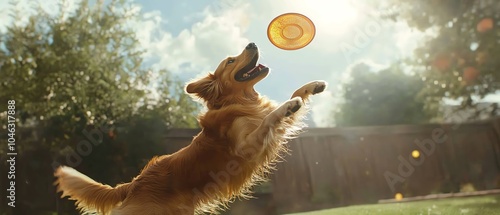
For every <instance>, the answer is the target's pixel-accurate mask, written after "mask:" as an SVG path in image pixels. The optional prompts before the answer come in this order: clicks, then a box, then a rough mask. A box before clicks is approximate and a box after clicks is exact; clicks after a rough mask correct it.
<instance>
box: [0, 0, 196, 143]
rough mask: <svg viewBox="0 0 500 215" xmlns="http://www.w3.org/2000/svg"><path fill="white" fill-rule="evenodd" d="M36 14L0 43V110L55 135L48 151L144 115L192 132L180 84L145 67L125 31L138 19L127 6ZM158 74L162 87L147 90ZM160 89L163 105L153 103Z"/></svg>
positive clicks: (189, 106)
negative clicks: (9, 109) (96, 128)
mask: <svg viewBox="0 0 500 215" xmlns="http://www.w3.org/2000/svg"><path fill="white" fill-rule="evenodd" d="M61 4H62V3H61ZM38 11H39V13H37V14H35V15H34V16H31V17H30V18H29V21H28V23H26V24H13V25H11V26H9V27H8V30H7V32H6V33H5V34H2V35H1V36H0V42H1V44H2V45H3V46H0V47H1V48H0V76H1V77H2V80H1V81H0V103H2V104H6V103H7V100H15V101H16V110H17V112H18V117H19V119H20V121H19V126H29V125H30V124H31V125H33V124H36V125H37V126H39V127H45V128H48V129H51V130H52V131H53V132H51V133H52V134H53V135H52V140H51V144H59V143H62V142H64V140H65V139H69V137H70V136H72V135H75V134H78V133H79V132H81V131H82V130H83V129H84V128H85V127H86V126H89V125H103V124H115V123H117V122H126V121H127V120H128V119H131V118H132V117H133V116H134V115H138V114H139V115H140V114H142V113H143V112H144V111H145V110H148V111H149V112H151V110H155V111H158V112H160V113H161V114H162V115H163V116H164V117H163V119H164V121H165V123H167V124H168V127H175V126H177V127H178V126H182V127H193V126H195V121H194V119H193V117H189V116H190V115H192V114H193V112H194V111H195V110H196V109H197V106H196V105H194V104H193V103H192V102H190V101H191V100H190V99H189V97H188V96H186V95H184V93H183V92H182V88H180V86H181V85H180V83H179V82H178V81H175V79H174V78H172V77H171V75H169V74H168V72H167V71H165V70H160V71H154V70H152V69H151V68H148V67H147V66H145V65H143V63H142V62H143V59H142V53H143V51H142V50H141V49H140V47H139V44H138V41H137V39H136V37H135V32H134V31H133V29H131V28H130V27H127V26H128V24H129V23H131V21H133V20H134V19H137V18H138V13H137V12H134V11H133V8H131V7H129V6H128V5H127V4H126V3H125V2H124V1H112V2H111V3H110V4H108V5H104V4H103V3H102V1H99V2H97V3H96V4H94V5H89V1H82V2H81V3H80V4H79V6H78V7H77V9H76V10H75V11H74V12H68V11H65V7H64V6H63V5H61V11H60V12H59V13H58V15H56V16H53V15H49V14H47V13H45V12H44V11H43V9H40V8H39V9H38ZM14 14H19V13H14ZM14 19H20V17H14ZM154 73H159V74H161V75H159V76H160V77H161V78H160V81H161V84H162V85H164V87H162V88H157V89H154V88H152V87H150V86H153V84H154V83H153V82H152V80H151V76H152V75H153V74H154ZM165 85H167V87H165ZM156 90H158V93H159V98H161V99H160V100H159V102H157V101H152V98H150V95H151V94H152V92H153V91H156ZM166 100H168V102H165V101H166ZM5 108H6V105H3V106H2V107H1V110H2V111H5V110H6V109H5ZM3 116H4V117H5V115H3Z"/></svg>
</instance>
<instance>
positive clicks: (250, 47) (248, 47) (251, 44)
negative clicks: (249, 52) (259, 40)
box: [245, 43, 257, 49]
mask: <svg viewBox="0 0 500 215" xmlns="http://www.w3.org/2000/svg"><path fill="white" fill-rule="evenodd" d="M256 48H257V45H255V43H249V44H248V45H247V47H245V49H256Z"/></svg>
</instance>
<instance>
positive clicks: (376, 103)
mask: <svg viewBox="0 0 500 215" xmlns="http://www.w3.org/2000/svg"><path fill="white" fill-rule="evenodd" d="M370 70H371V69H370V67H369V66H368V65H366V64H364V63H360V64H357V65H355V66H354V67H353V68H352V70H351V72H350V80H349V81H348V82H346V83H344V84H343V85H342V89H343V91H342V96H343V99H344V102H343V103H341V104H340V105H339V108H338V109H337V110H335V113H334V118H335V123H336V125H337V126H368V125H394V124H416V123H423V122H426V121H427V120H428V119H429V117H428V115H426V114H425V113H424V112H423V105H424V104H423V103H422V102H420V101H417V100H416V95H417V94H418V92H419V91H420V90H421V88H422V81H420V79H419V78H418V77H416V76H410V75H407V74H405V73H403V71H402V70H401V68H400V67H399V66H398V65H394V66H392V67H390V68H387V69H384V70H381V71H378V72H372V71H370Z"/></svg>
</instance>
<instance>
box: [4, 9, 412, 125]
mask: <svg viewBox="0 0 500 215" xmlns="http://www.w3.org/2000/svg"><path fill="white" fill-rule="evenodd" d="M27 1H28V0H24V1H21V2H27ZM54 2H55V0H46V1H44V5H45V7H47V8H51V7H53V6H54V5H55V4H54ZM361 2H362V1H360V0H288V1H286V0H273V1H264V0H255V1H243V0H234V1H230V0H211V1H202V0H191V1H187V0H177V1H172V0H168V1H159V0H142V1H131V4H132V5H133V7H135V8H136V10H138V11H140V13H141V18H140V19H139V20H137V21H136V22H134V23H130V25H131V26H132V27H133V28H134V29H136V31H137V35H138V38H139V40H140V42H141V45H142V47H143V48H144V49H145V50H146V53H145V55H144V57H145V59H146V63H147V64H149V65H152V66H153V67H154V68H157V69H160V68H166V69H168V70H169V71H171V72H172V73H174V74H176V75H178V76H179V77H181V78H182V79H183V80H185V81H188V80H190V79H193V78H195V77H199V76H200V75H205V74H207V73H208V72H210V71H213V69H215V67H216V66H217V65H218V63H219V61H220V60H222V59H223V58H225V57H226V56H230V55H236V54H239V53H240V52H241V50H242V49H243V48H244V47H245V45H246V44H247V43H248V42H255V43H256V44H257V45H258V46H259V48H260V50H261V53H262V54H261V60H260V63H263V64H265V65H267V66H269V67H270V68H271V74H270V75H269V76H268V77H267V78H266V79H264V80H263V81H261V82H260V83H258V85H257V86H256V89H257V90H258V91H259V92H260V93H261V94H262V95H265V96H267V97H269V98H270V99H273V100H275V101H278V102H283V101H285V100H286V99H288V97H289V96H290V95H291V93H293V91H294V90H295V89H296V88H298V87H300V86H301V85H302V84H304V83H306V82H309V81H312V80H318V79H320V80H325V81H327V82H328V83H329V88H328V89H327V91H326V92H325V93H323V94H320V95H317V96H315V97H314V98H313V101H312V102H311V108H312V114H311V116H310V120H311V121H310V122H314V123H311V124H312V125H316V126H331V125H332V124H330V120H329V117H330V116H329V115H330V112H331V111H332V109H333V108H334V107H335V105H337V104H338V102H339V101H340V100H341V98H339V95H338V92H339V90H338V87H339V85H340V83H341V82H342V81H343V80H345V78H346V77H348V74H349V68H350V67H352V66H353V65H355V64H357V63H359V62H365V63H368V64H370V65H372V66H373V68H374V69H375V70H376V69H381V68H384V67H386V66H388V65H389V64H390V63H391V62H393V61H395V60H397V59H400V58H402V57H405V56H409V55H411V54H412V50H413V49H414V47H415V46H416V45H417V43H418V41H419V39H420V38H422V33H420V32H416V31H411V30H410V29H409V28H408V27H407V26H406V25H405V24H403V23H392V22H383V21H380V20H377V19H375V18H373V16H370V13H371V12H373V11H370V10H369V9H368V8H367V7H363V5H361V4H360V3H361ZM20 5H21V6H19V7H22V5H23V4H20ZM8 7H9V5H8V4H6V2H5V1H0V12H2V11H5V9H7V8H8ZM287 12H297V13H301V14H304V15H306V16H308V17H309V18H310V19H311V20H312V21H313V22H314V23H315V26H316V36H315V38H314V40H313V41H312V42H311V43H310V44H309V45H308V46H306V47H305V48H302V49H299V50H295V51H286V50H282V49H279V48H277V47H275V46H273V45H272V44H271V42H270V41H269V40H268V38H267V34H266V30H267V27H268V24H269V22H270V21H271V20H272V19H273V18H275V17H276V16H278V15H280V14H283V13H287ZM0 14H2V15H0V19H1V20H8V17H7V16H6V15H5V13H0ZM1 30H2V26H1V25H0V31H1Z"/></svg>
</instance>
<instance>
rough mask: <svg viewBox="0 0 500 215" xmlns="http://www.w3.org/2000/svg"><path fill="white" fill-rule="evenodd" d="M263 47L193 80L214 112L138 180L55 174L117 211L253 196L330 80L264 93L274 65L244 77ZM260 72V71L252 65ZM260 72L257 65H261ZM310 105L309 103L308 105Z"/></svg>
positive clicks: (77, 192)
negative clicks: (279, 100) (272, 96)
mask: <svg viewBox="0 0 500 215" xmlns="http://www.w3.org/2000/svg"><path fill="white" fill-rule="evenodd" d="M258 56H259V52H258V49H257V46H255V44H253V43H250V44H249V45H248V46H247V47H246V48H245V49H244V50H243V52H242V53H241V54H240V55H238V56H236V57H230V58H227V59H225V60H223V61H222V62H221V63H220V65H219V66H218V67H217V69H216V71H215V72H214V73H213V74H209V75H207V76H206V77H204V78H201V79H199V80H196V81H193V82H191V83H189V84H188V85H187V86H186V92H187V93H189V94H192V95H193V96H195V97H198V98H201V100H202V101H203V102H204V103H205V104H206V106H207V111H206V112H205V113H203V114H201V115H200V116H199V124H200V126H201V128H202V131H201V132H200V133H199V134H198V135H197V136H196V137H194V139H193V141H192V143H191V144H190V145H188V146H187V147H185V148H183V149H181V150H179V151H178V152H176V153H173V154H171V155H162V156H159V157H155V158H153V159H151V161H150V162H149V163H148V164H147V165H146V166H145V167H144V169H143V170H142V171H141V173H140V174H139V175H138V176H137V177H135V178H134V179H133V180H132V181H131V182H129V183H125V184H120V185H118V186H116V187H114V188H113V187H110V186H108V185H103V184H101V183H98V182H95V181H94V180H92V179H90V178H89V177H87V176H85V175H83V174H81V173H80V172H78V171H76V170H74V169H73V168H71V167H59V168H58V169H57V170H56V171H55V176H56V177H57V180H56V182H55V184H56V185H57V189H58V191H62V192H63V194H62V197H64V196H69V197H70V199H73V200H76V205H77V207H78V208H79V209H80V210H82V211H97V212H99V213H101V214H112V215H137V214H146V215H157V214H158V215H160V214H161V215H164V214H174V215H182V214H190V215H192V214H201V213H203V212H209V213H216V212H217V210H218V209H220V208H221V206H226V204H227V203H228V202H229V201H230V200H232V199H233V198H235V197H246V196H247V195H248V194H249V193H250V188H251V186H252V185H254V184H256V183H258V182H260V181H263V180H265V174H266V173H267V172H268V171H269V170H271V169H272V167H273V164H274V163H275V162H276V161H277V160H278V159H279V158H280V154H281V153H282V152H284V151H285V149H286V148H285V143H286V142H287V141H288V140H289V139H290V138H293V137H294V136H296V135H297V134H298V132H300V130H301V129H302V128H303V126H304V124H303V123H302V122H301V119H302V118H303V116H304V114H305V113H306V110H307V109H306V108H304V107H303V106H304V102H305V101H307V99H308V97H309V96H310V95H312V94H315V93H319V92H322V91H323V90H324V89H325V87H326V84H325V82H322V81H313V82H310V83H308V84H306V85H304V86H302V87H301V88H299V89H298V90H297V91H295V92H294V93H293V95H292V99H290V100H288V101H286V102H285V103H283V104H282V105H280V106H277V105H276V104H274V103H273V102H271V101H270V100H268V99H266V98H265V97H262V96H260V95H259V94H258V93H257V92H256V91H255V90H254V85H255V84H256V83H257V82H259V81H260V80H262V79H263V78H265V77H266V76H267V74H268V72H269V69H268V68H267V67H264V66H262V65H259V66H257V67H259V71H258V72H254V73H250V72H248V73H249V74H251V75H252V76H251V77H252V78H248V79H247V80H244V81H241V80H239V81H238V80H236V77H240V78H244V76H242V74H243V73H242V71H243V72H246V71H244V70H246V68H249V66H251V67H252V68H257V67H254V66H255V64H256V61H257V59H258ZM250 71H254V70H250ZM255 71H257V70H255ZM301 107H302V108H301Z"/></svg>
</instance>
